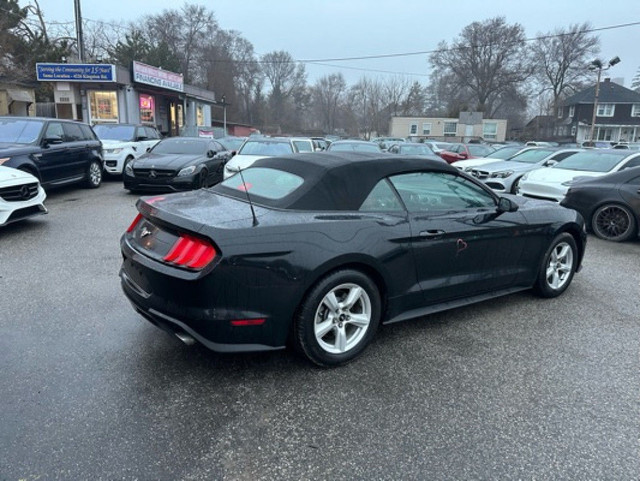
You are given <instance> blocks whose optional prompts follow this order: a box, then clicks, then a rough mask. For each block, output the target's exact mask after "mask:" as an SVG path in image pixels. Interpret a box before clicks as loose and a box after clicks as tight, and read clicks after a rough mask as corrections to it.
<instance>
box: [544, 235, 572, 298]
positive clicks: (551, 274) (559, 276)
mask: <svg viewBox="0 0 640 481" xmlns="http://www.w3.org/2000/svg"><path fill="white" fill-rule="evenodd" d="M572 271H573V249H572V248H571V246H570V245H569V244H568V243H566V242H560V243H558V244H557V245H556V246H555V247H554V248H553V250H552V251H551V255H550V256H549V265H548V266H547V270H546V280H547V284H548V285H549V287H550V288H551V289H556V290H557V289H562V288H563V287H564V285H565V284H566V283H567V282H569V280H570V279H571V273H572Z"/></svg>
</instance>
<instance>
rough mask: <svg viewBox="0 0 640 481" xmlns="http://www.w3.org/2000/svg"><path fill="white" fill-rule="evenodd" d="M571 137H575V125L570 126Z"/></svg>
mask: <svg viewBox="0 0 640 481" xmlns="http://www.w3.org/2000/svg"><path fill="white" fill-rule="evenodd" d="M571 135H572V136H575V135H576V126H575V125H572V126H571Z"/></svg>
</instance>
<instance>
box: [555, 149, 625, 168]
mask: <svg viewBox="0 0 640 481" xmlns="http://www.w3.org/2000/svg"><path fill="white" fill-rule="evenodd" d="M628 155H629V154H628V153H625V152H621V151H618V152H594V151H588V152H578V153H577V154H573V155H572V156H571V157H568V158H567V159H565V160H563V161H562V162H559V163H557V164H556V165H554V166H553V167H552V168H554V169H565V170H581V171H585V172H609V171H611V170H612V169H613V168H614V167H615V166H616V165H618V164H619V163H620V162H621V161H622V160H623V159H624V158H625V157H627V156H628Z"/></svg>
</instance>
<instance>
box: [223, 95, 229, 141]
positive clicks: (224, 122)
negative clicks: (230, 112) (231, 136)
mask: <svg viewBox="0 0 640 481" xmlns="http://www.w3.org/2000/svg"><path fill="white" fill-rule="evenodd" d="M222 126H223V128H224V135H225V136H227V135H228V133H227V100H226V99H225V97H224V95H223V96H222Z"/></svg>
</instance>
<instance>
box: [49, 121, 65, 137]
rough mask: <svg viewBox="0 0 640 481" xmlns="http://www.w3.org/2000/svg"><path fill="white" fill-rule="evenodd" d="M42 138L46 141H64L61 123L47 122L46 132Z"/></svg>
mask: <svg viewBox="0 0 640 481" xmlns="http://www.w3.org/2000/svg"><path fill="white" fill-rule="evenodd" d="M44 136H45V138H47V139H51V138H60V139H61V140H64V130H63V128H62V123H61V122H49V125H47V130H46V132H45V134H44Z"/></svg>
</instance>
